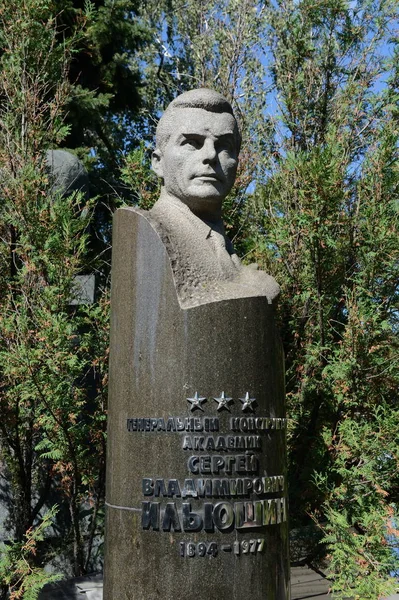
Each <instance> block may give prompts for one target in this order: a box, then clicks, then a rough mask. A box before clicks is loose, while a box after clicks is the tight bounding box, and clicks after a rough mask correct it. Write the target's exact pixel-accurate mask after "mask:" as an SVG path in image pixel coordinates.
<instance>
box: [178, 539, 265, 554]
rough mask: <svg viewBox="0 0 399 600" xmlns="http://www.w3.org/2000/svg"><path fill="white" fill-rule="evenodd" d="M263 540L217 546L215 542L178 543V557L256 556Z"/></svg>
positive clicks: (262, 548)
mask: <svg viewBox="0 0 399 600" xmlns="http://www.w3.org/2000/svg"><path fill="white" fill-rule="evenodd" d="M264 547H265V540H264V539H263V538H256V539H250V540H241V541H239V540H236V541H235V542H233V543H232V544H218V543H217V542H198V543H195V542H180V556H181V557H182V558H195V557H198V558H206V557H213V558H215V557H216V556H217V555H218V553H219V552H222V553H223V552H226V553H231V552H232V553H233V554H235V556H240V555H241V554H252V555H253V554H258V553H259V552H263V550H264Z"/></svg>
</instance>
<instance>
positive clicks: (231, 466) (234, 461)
mask: <svg viewBox="0 0 399 600" xmlns="http://www.w3.org/2000/svg"><path fill="white" fill-rule="evenodd" d="M187 466H188V468H189V470H190V472H191V473H194V475H199V474H207V473H216V474H218V473H228V474H229V475H230V474H231V473H238V474H246V473H257V472H258V469H259V460H258V457H257V456H256V455H255V454H252V453H250V452H247V453H246V454H234V455H232V454H230V455H229V454H225V455H224V456H221V455H220V454H210V455H209V454H205V455H201V456H190V458H189V459H188V462H187Z"/></svg>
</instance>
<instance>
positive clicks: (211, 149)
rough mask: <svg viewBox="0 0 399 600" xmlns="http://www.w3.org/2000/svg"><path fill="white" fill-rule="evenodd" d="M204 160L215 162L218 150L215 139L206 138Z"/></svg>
mask: <svg viewBox="0 0 399 600" xmlns="http://www.w3.org/2000/svg"><path fill="white" fill-rule="evenodd" d="M203 153H204V154H203V162H204V163H213V162H215V161H216V157H217V152H216V148H215V144H214V142H213V140H206V142H205V144H204V146H203Z"/></svg>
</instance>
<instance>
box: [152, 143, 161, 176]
mask: <svg viewBox="0 0 399 600" xmlns="http://www.w3.org/2000/svg"><path fill="white" fill-rule="evenodd" d="M151 165H152V169H153V171H155V173H156V174H157V175H158V177H160V178H161V179H163V156H162V152H161V151H160V150H158V149H155V150H154V152H153V153H152V159H151Z"/></svg>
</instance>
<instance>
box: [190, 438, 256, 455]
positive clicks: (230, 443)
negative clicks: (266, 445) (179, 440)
mask: <svg viewBox="0 0 399 600" xmlns="http://www.w3.org/2000/svg"><path fill="white" fill-rule="evenodd" d="M261 448H262V438H261V436H260V435H225V436H223V435H219V436H217V437H214V436H202V435H201V436H199V435H186V436H184V438H183V450H197V451H198V450H205V451H207V452H209V451H212V450H216V451H218V452H220V450H226V451H228V450H248V449H250V450H261Z"/></svg>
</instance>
